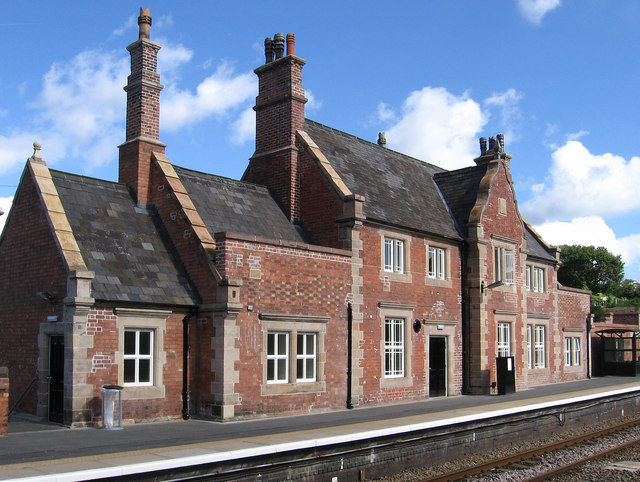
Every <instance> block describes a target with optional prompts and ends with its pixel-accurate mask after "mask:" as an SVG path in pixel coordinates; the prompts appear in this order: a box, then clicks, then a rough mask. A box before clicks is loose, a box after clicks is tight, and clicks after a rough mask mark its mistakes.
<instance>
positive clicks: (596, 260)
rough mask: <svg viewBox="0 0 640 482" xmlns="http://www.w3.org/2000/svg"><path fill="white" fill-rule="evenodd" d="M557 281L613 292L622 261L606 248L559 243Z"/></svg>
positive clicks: (620, 275)
mask: <svg viewBox="0 0 640 482" xmlns="http://www.w3.org/2000/svg"><path fill="white" fill-rule="evenodd" d="M560 249H561V251H560V261H562V265H561V266H560V269H559V270H558V281H559V282H560V283H562V284H563V285H565V286H571V287H573V288H582V289H588V290H591V291H592V292H593V293H594V294H597V293H603V294H606V295H616V294H618V293H619V292H620V287H621V284H622V280H623V278H624V262H623V261H622V258H621V257H620V256H619V255H614V254H611V253H610V252H609V251H608V250H607V248H603V247H601V246H600V247H595V246H581V245H572V246H568V245H563V246H560Z"/></svg>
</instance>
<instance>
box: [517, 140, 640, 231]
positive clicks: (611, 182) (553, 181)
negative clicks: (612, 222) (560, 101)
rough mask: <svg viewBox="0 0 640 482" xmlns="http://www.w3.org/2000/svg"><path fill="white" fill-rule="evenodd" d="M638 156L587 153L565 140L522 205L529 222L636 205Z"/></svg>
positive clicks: (605, 213) (610, 212) (604, 212)
mask: <svg viewBox="0 0 640 482" xmlns="http://www.w3.org/2000/svg"><path fill="white" fill-rule="evenodd" d="M639 184H640V157H633V158H631V160H629V161H627V160H625V159H624V158H622V157H620V156H617V155H614V154H610V153H607V154H602V155H594V154H591V153H590V152H589V151H588V149H587V148H586V147H585V146H584V145H583V144H582V143H581V142H578V141H568V142H567V143H566V144H565V145H564V146H562V147H560V148H558V149H557V150H556V151H555V152H554V153H553V154H552V165H551V167H550V169H549V175H548V178H547V183H546V184H545V185H544V187H542V188H540V187H538V189H539V190H538V191H537V192H534V197H533V198H532V199H531V200H529V201H527V202H525V203H523V204H522V212H523V213H524V214H525V216H526V217H527V218H528V219H529V220H531V221H532V222H533V223H544V222H546V221H552V220H558V219H571V218H575V217H579V216H587V215H590V216H604V217H606V216H613V215H620V214H624V213H628V212H630V211H632V210H637V209H638V208H640V196H638V195H637V186H638V185H639Z"/></svg>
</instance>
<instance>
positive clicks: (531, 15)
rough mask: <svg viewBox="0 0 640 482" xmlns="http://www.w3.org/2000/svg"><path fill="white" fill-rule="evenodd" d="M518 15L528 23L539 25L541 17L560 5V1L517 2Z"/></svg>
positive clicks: (536, 0)
mask: <svg viewBox="0 0 640 482" xmlns="http://www.w3.org/2000/svg"><path fill="white" fill-rule="evenodd" d="M517 2H518V8H519V9H520V13H521V14H522V15H523V16H524V18H526V19H527V20H528V21H529V22H531V23H533V24H536V25H540V22H542V19H543V17H544V16H545V15H546V14H547V13H549V12H550V11H551V10H553V9H555V8H557V7H559V6H560V4H561V3H562V2H561V0H517Z"/></svg>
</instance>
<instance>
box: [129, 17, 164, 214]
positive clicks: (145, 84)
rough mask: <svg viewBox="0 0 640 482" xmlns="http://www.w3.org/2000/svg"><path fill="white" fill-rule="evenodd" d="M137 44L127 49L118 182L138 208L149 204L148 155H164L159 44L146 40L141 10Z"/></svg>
mask: <svg viewBox="0 0 640 482" xmlns="http://www.w3.org/2000/svg"><path fill="white" fill-rule="evenodd" d="M138 25H139V27H140V31H139V35H138V40H136V41H135V42H133V43H132V44H131V45H129V46H128V47H127V50H128V51H129V52H130V54H131V75H129V77H128V79H127V85H126V87H125V88H124V90H125V91H126V92H127V127H126V140H125V142H124V143H123V144H121V145H120V146H118V147H119V149H120V170H119V176H118V179H119V181H120V182H123V183H125V184H126V185H127V186H129V188H130V189H131V190H132V191H133V193H134V195H135V196H136V199H137V202H138V204H141V205H146V204H148V203H149V176H150V166H151V152H153V151H155V152H160V153H162V154H164V151H165V147H166V145H165V144H163V143H162V142H160V140H159V128H160V91H161V90H162V88H163V85H162V84H160V76H159V75H158V72H157V65H158V51H159V50H160V48H161V46H160V44H157V43H155V42H152V41H151V40H149V30H150V27H151V15H150V13H149V9H148V8H145V9H144V10H143V9H142V8H141V9H140V16H139V17H138Z"/></svg>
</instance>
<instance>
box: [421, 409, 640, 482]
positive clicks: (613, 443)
mask: <svg viewBox="0 0 640 482" xmlns="http://www.w3.org/2000/svg"><path fill="white" fill-rule="evenodd" d="M638 442H640V419H635V420H631V421H626V422H624V423H621V424H618V425H615V426H612V427H608V428H606V429H602V430H598V431H595V432H591V433H587V434H582V435H580V436H576V437H573V438H571V439H567V440H563V441H561V442H555V443H551V444H548V445H544V446H541V447H537V448H535V449H531V450H527V451H525V452H521V453H518V454H514V455H509V456H506V457H501V458H495V459H492V460H488V461H487V462H485V463H479V464H476V465H474V466H473V467H469V468H465V469H461V470H456V471H452V472H448V473H445V474H441V475H438V476H436V477H432V478H426V479H422V480H426V481H431V482H435V481H454V480H482V481H492V480H495V481H500V480H523V481H525V480H526V481H541V480H549V478H551V477H556V476H560V475H561V474H562V473H564V472H567V471H572V470H574V469H575V468H576V467H578V466H580V465H582V464H585V463H587V462H590V461H592V460H593V459H595V458H598V457H602V456H605V455H607V454H610V453H612V452H615V451H618V450H621V449H623V448H625V447H628V446H631V445H633V444H637V443H638Z"/></svg>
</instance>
